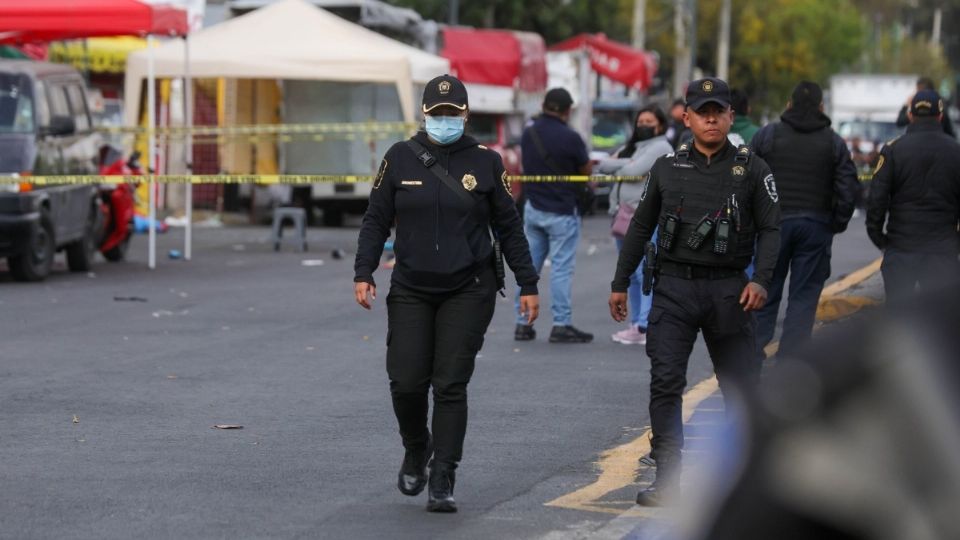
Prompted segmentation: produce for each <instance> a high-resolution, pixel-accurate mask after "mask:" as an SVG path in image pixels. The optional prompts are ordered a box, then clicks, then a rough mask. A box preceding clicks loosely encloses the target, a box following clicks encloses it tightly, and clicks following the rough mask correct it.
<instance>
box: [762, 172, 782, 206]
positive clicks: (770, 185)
mask: <svg viewBox="0 0 960 540" xmlns="http://www.w3.org/2000/svg"><path fill="white" fill-rule="evenodd" d="M763 187H765V188H767V195H770V200H772V201H773V202H780V195H777V184H776V183H774V181H773V175H772V174H768V175H767V176H766V177H765V178H764V179H763Z"/></svg>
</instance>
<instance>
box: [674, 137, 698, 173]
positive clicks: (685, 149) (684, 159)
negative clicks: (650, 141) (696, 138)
mask: <svg viewBox="0 0 960 540" xmlns="http://www.w3.org/2000/svg"><path fill="white" fill-rule="evenodd" d="M690 144H691V143H683V144H681V145H680V146H678V147H677V151H676V152H674V154H673V166H674V167H679V168H684V169H689V168H691V167H693V166H692V165H690Z"/></svg>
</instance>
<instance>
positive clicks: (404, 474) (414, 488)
mask: <svg viewBox="0 0 960 540" xmlns="http://www.w3.org/2000/svg"><path fill="white" fill-rule="evenodd" d="M432 455H433V441H432V440H431V439H427V447H426V448H424V449H423V450H420V451H416V450H407V452H406V454H404V456H403V465H401V466H400V474H398V475H397V487H398V488H400V493H403V494H404V495H409V496H411V497H413V496H415V495H419V494H420V492H421V491H423V488H424V487H426V485H427V462H429V461H430V456H432Z"/></svg>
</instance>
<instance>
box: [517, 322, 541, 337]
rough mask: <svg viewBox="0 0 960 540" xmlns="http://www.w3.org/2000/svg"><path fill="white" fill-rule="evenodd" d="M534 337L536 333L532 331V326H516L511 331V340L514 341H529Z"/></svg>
mask: <svg viewBox="0 0 960 540" xmlns="http://www.w3.org/2000/svg"><path fill="white" fill-rule="evenodd" d="M536 337H537V331H536V330H534V329H533V325H532V324H518V325H517V329H516V330H514V331H513V339H515V340H516V341H530V340H532V339H536Z"/></svg>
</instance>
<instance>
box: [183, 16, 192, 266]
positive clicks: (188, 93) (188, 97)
mask: <svg viewBox="0 0 960 540" xmlns="http://www.w3.org/2000/svg"><path fill="white" fill-rule="evenodd" d="M183 71H184V77H183V79H184V80H183V89H184V90H183V101H184V107H186V109H187V110H186V112H185V114H184V116H183V118H184V123H186V127H187V136H186V137H185V138H184V144H185V147H186V148H185V152H184V159H185V160H186V172H187V176H193V133H192V131H191V130H192V128H193V77H191V76H190V34H187V35H185V36H183ZM184 187H185V188H186V190H187V193H186V197H185V198H184V201H185V203H186V204H185V207H186V210H185V213H186V215H185V216H184V217H186V218H187V228H186V230H185V231H184V233H185V234H184V236H183V257H184V259H186V260H188V261H189V260H190V258H191V257H192V255H193V183H192V182H187V183H186V184H184Z"/></svg>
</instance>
